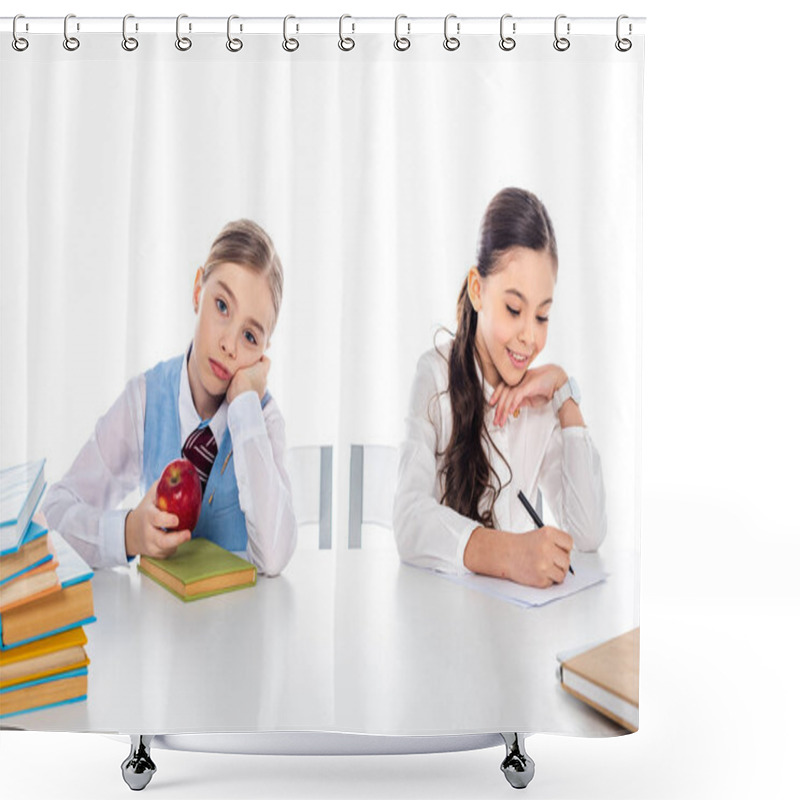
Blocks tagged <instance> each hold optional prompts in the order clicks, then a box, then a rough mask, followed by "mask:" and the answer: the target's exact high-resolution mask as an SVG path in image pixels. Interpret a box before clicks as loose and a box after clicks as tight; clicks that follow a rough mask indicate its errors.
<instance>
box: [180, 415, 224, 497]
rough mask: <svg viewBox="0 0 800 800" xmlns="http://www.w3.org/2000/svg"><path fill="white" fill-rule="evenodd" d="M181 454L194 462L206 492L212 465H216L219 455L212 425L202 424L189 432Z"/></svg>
mask: <svg viewBox="0 0 800 800" xmlns="http://www.w3.org/2000/svg"><path fill="white" fill-rule="evenodd" d="M181 456H183V458H186V459H188V460H189V461H191V462H192V464H194V466H195V469H196V470H197V474H198V475H199V476H200V485H201V486H202V487H203V492H205V490H206V482H207V481H208V476H209V475H210V474H211V467H213V466H214V459H215V458H216V457H217V442H216V440H215V439H214V434H213V433H212V431H211V426H210V425H201V426H200V427H199V428H196V429H195V430H193V431H192V432H191V433H190V434H189V436H188V437H187V439H186V441H185V442H184V445H183V449H182V450H181Z"/></svg>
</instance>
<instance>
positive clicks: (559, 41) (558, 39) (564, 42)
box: [553, 14, 571, 53]
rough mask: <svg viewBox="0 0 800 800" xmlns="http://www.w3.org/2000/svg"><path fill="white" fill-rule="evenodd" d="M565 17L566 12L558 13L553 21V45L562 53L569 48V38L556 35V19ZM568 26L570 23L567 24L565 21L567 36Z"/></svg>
mask: <svg viewBox="0 0 800 800" xmlns="http://www.w3.org/2000/svg"><path fill="white" fill-rule="evenodd" d="M566 18H567V15H566V14H559V15H558V16H557V17H556V18H555V21H554V22H553V36H554V37H555V41H554V42H553V47H555V49H556V50H558V52H559V53H563V52H565V51H566V50H569V46H570V44H571V42H570V40H569V39H567V37H566V36H559V35H558V21H559V20H560V19H566ZM569 28H570V25H569V22H568V23H567V36H569Z"/></svg>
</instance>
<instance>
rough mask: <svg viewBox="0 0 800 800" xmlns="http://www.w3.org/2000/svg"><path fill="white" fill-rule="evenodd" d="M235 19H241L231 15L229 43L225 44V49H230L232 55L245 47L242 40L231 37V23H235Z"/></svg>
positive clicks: (229, 19) (228, 30) (228, 31)
mask: <svg viewBox="0 0 800 800" xmlns="http://www.w3.org/2000/svg"><path fill="white" fill-rule="evenodd" d="M235 19H239V17H238V16H237V15H236V14H231V15H230V16H229V17H228V29H227V35H228V41H227V42H225V47H227V48H228V52H230V53H238V52H239V51H240V50H241V49H242V48H243V47H244V43H243V42H242V40H241V39H237V38H235V37H232V36H231V22H233V20H235ZM240 30H241V28H240Z"/></svg>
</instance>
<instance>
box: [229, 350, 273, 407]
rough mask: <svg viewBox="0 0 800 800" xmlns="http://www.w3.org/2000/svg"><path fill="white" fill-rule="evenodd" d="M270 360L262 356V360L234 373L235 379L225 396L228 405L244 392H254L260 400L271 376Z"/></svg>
mask: <svg viewBox="0 0 800 800" xmlns="http://www.w3.org/2000/svg"><path fill="white" fill-rule="evenodd" d="M270 363H271V362H270V360H269V359H268V358H267V357H266V356H265V355H262V356H261V358H260V359H259V360H258V361H256V363H255V364H252V365H251V366H249V367H242V368H241V369H237V370H236V372H234V373H233V378H232V379H231V382H230V384H229V385H228V392H227V394H226V395H225V398H226V400H227V401H228V403H232V402H233V400H234V398H236V397H238V396H239V395H240V394H242V393H243V392H249V391H254V392H255V393H256V394H257V395H258V399H259V400H260V399H261V398H262V397H263V396H264V392H266V391H267V375H268V374H269V367H270Z"/></svg>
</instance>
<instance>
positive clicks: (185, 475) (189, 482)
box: [156, 458, 203, 531]
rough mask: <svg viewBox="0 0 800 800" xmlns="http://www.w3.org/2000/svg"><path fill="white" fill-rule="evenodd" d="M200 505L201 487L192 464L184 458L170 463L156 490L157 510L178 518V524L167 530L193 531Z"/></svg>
mask: <svg viewBox="0 0 800 800" xmlns="http://www.w3.org/2000/svg"><path fill="white" fill-rule="evenodd" d="M202 505H203V487H202V486H201V485H200V476H199V475H198V474H197V470H196V469H195V467H194V464H192V462H191V461H189V460H188V459H185V458H178V459H176V460H175V461H170V463H169V464H167V466H166V467H164V471H163V472H162V473H161V478H160V480H159V481H158V487H157V488H156V506H157V507H158V509H159V510H161V511H166V512H168V513H170V514H174V515H175V516H177V517H178V524H177V525H175V526H171V527H169V528H167V529H168V530H174V529H178V530H189V531H193V530H194V528H195V526H196V525H197V520H198V519H199V518H200V509H201V508H202Z"/></svg>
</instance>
